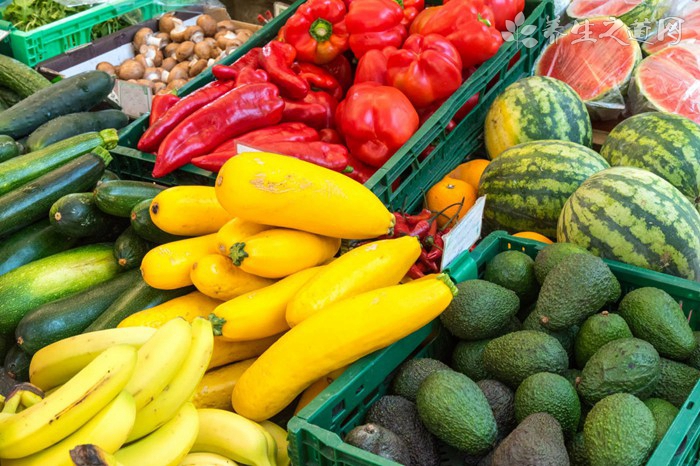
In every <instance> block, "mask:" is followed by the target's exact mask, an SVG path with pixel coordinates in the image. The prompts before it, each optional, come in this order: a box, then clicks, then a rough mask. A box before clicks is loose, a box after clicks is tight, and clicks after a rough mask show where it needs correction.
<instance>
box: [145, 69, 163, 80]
mask: <svg viewBox="0 0 700 466" xmlns="http://www.w3.org/2000/svg"><path fill="white" fill-rule="evenodd" d="M143 79H147V80H149V81H161V80H162V70H159V68H146V69H145V70H144V72H143Z"/></svg>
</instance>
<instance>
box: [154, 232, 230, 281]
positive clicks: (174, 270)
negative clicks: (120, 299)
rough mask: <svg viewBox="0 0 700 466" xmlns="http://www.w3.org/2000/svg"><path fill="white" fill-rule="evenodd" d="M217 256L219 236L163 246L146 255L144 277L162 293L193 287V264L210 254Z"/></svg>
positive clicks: (181, 241)
mask: <svg viewBox="0 0 700 466" xmlns="http://www.w3.org/2000/svg"><path fill="white" fill-rule="evenodd" d="M215 253H216V235H215V234H211V235H205V236H196V237H194V238H187V239H182V240H179V241H173V242H172V243H165V244H161V245H160V246H156V247H155V248H153V249H151V250H150V251H148V252H147V253H146V255H145V256H144V258H143V260H142V261H141V275H143V279H144V280H145V282H146V283H148V284H149V285H150V286H152V287H153V288H158V289H161V290H174V289H175V288H182V287H183V286H190V285H192V280H191V279H190V270H191V269H192V264H194V263H195V262H196V261H197V260H199V258H201V257H203V256H206V255H207V254H215Z"/></svg>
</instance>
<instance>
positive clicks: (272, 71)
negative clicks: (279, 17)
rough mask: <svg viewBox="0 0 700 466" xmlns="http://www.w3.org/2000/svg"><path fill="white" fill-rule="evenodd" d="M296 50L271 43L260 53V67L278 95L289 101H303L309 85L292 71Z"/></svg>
mask: <svg viewBox="0 0 700 466" xmlns="http://www.w3.org/2000/svg"><path fill="white" fill-rule="evenodd" d="M295 58H296V50H294V47H292V46H291V45H289V44H286V43H284V42H279V41H276V40H274V41H272V42H270V43H268V44H267V45H266V46H265V47H263V48H262V49H261V51H260V65H261V66H262V68H263V69H264V70H265V71H267V73H268V74H269V75H270V81H271V82H272V83H274V84H276V85H277V87H279V90H280V94H281V95H282V96H284V97H289V98H290V99H303V98H304V97H306V94H308V93H309V89H310V86H309V83H308V82H306V80H305V79H303V78H302V77H301V76H299V75H297V74H296V73H295V72H294V70H292V64H293V63H294V59H295Z"/></svg>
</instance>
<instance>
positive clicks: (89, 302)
mask: <svg viewBox="0 0 700 466" xmlns="http://www.w3.org/2000/svg"><path fill="white" fill-rule="evenodd" d="M139 273H140V272H139V271H138V270H131V271H129V272H124V273H120V274H119V275H117V276H116V277H114V278H112V279H110V280H108V281H106V282H104V283H100V284H99V285H95V286H93V287H91V288H89V289H87V290H85V291H83V292H81V293H78V294H74V295H72V296H68V297H67V298H63V299H59V300H57V301H52V302H50V303H46V304H44V305H43V306H39V307H37V308H36V309H33V310H31V311H30V312H29V313H28V314H27V315H25V316H24V317H23V318H22V320H21V321H20V322H19V324H18V325H17V329H16V330H15V337H16V339H17V344H18V345H19V346H20V347H21V348H22V350H24V351H25V352H26V353H29V354H34V353H36V352H37V351H39V350H40V349H41V348H43V347H44V346H48V345H50V344H51V343H54V342H56V341H58V340H62V339H64V338H68V337H72V336H74V335H77V334H79V333H81V332H82V331H83V330H85V329H86V328H87V326H88V325H90V324H91V323H92V322H93V321H94V320H95V319H96V318H97V317H99V316H100V315H101V314H102V313H103V312H104V311H105V310H106V309H107V308H108V307H109V306H110V305H111V304H112V303H113V302H114V300H115V299H117V298H118V297H119V296H120V295H121V294H122V293H124V292H125V291H126V290H128V289H130V288H131V287H132V286H134V285H135V284H136V283H138V282H139V279H140V275H139Z"/></svg>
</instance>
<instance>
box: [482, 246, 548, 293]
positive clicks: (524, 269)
mask: <svg viewBox="0 0 700 466" xmlns="http://www.w3.org/2000/svg"><path fill="white" fill-rule="evenodd" d="M484 280H486V281H489V282H491V283H495V284H496V285H500V286H502V287H504V288H508V289H509V290H512V291H514V292H515V294H517V295H518V298H520V305H521V306H526V305H528V304H530V303H531V302H533V301H534V300H535V299H537V292H538V291H539V289H540V284H539V283H538V282H537V279H536V278H535V261H534V260H532V258H531V257H530V256H528V255H527V254H525V253H524V252H520V251H503V252H501V253H499V254H497V255H496V257H494V258H493V259H491V262H489V263H488V264H486V270H485V272H484Z"/></svg>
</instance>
